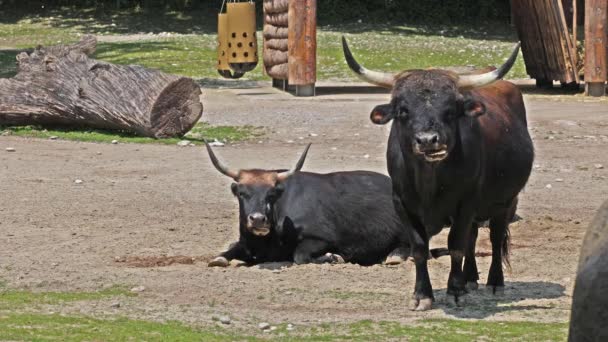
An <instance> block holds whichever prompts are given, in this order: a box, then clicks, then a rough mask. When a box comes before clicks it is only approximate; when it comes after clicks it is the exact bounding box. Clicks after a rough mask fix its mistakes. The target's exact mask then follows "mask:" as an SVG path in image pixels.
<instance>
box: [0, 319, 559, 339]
mask: <svg viewBox="0 0 608 342" xmlns="http://www.w3.org/2000/svg"><path fill="white" fill-rule="evenodd" d="M253 329H257V328H253V327H252V330H253ZM254 334H257V332H256V333H254ZM265 335H266V336H264V338H260V337H258V336H256V335H247V334H241V333H231V332H228V331H226V330H224V329H220V328H207V329H204V330H203V329H197V328H192V327H188V326H185V325H183V324H181V323H178V322H167V323H155V322H148V321H140V320H130V319H127V318H117V319H95V318H90V317H77V316H61V315H57V314H52V315H45V314H9V315H6V316H0V339H3V340H40V341H47V340H62V341H83V340H97V341H99V340H102V341H126V340H146V341H261V340H263V341H267V340H270V341H293V340H298V341H388V340H393V341H394V340H415V341H463V342H464V341H473V340H489V341H530V340H541V341H564V340H565V339H566V336H567V325H566V324H548V323H526V322H509V323H503V322H482V321H456V320H424V321H421V322H419V323H417V324H414V325H408V326H406V325H401V324H399V323H392V322H379V323H376V322H371V321H362V322H358V323H353V324H349V325H343V326H340V325H339V326H334V327H332V326H330V325H328V324H324V325H321V326H318V327H314V328H306V327H297V328H296V331H294V332H287V331H286V330H285V329H284V327H282V326H281V327H279V329H277V330H276V331H274V332H272V333H270V334H265Z"/></svg>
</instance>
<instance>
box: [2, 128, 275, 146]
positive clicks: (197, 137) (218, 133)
mask: <svg viewBox="0 0 608 342" xmlns="http://www.w3.org/2000/svg"><path fill="white" fill-rule="evenodd" d="M0 131H4V132H6V134H8V135H13V136H20V137H29V138H41V139H48V138H50V137H53V136H55V137H57V139H61V140H72V141H84V142H96V143H110V142H112V141H113V140H118V142H120V143H136V144H165V145H175V144H177V143H178V142H179V141H181V140H184V139H186V140H189V141H191V142H192V143H194V144H196V143H203V142H204V141H213V140H220V141H228V142H237V141H242V140H246V139H250V138H253V137H258V136H261V135H263V133H264V130H263V128H261V127H253V126H211V125H209V124H207V123H198V124H196V126H194V127H193V128H192V130H190V132H188V133H187V134H186V135H185V136H184V137H183V139H182V138H168V139H153V138H146V137H139V136H136V135H135V134H133V133H129V132H116V131H105V130H97V129H62V128H55V129H44V128H42V127H36V126H18V127H4V128H1V127H0Z"/></svg>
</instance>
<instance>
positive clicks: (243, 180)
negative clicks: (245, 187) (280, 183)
mask: <svg viewBox="0 0 608 342" xmlns="http://www.w3.org/2000/svg"><path fill="white" fill-rule="evenodd" d="M238 182H239V183H240V184H249V185H253V184H256V185H270V186H275V185H276V183H277V173H276V172H274V171H266V170H241V171H240V172H239V176H238Z"/></svg>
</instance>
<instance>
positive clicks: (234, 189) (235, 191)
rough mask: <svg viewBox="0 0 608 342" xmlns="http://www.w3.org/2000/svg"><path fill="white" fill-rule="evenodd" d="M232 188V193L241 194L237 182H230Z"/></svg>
mask: <svg viewBox="0 0 608 342" xmlns="http://www.w3.org/2000/svg"><path fill="white" fill-rule="evenodd" d="M230 190H232V194H233V195H234V196H237V197H238V195H239V185H238V184H237V183H232V184H230Z"/></svg>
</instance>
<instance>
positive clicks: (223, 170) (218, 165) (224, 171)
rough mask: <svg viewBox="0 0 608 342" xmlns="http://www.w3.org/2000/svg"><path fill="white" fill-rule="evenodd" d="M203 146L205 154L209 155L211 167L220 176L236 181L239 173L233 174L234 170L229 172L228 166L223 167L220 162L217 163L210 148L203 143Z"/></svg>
mask: <svg viewBox="0 0 608 342" xmlns="http://www.w3.org/2000/svg"><path fill="white" fill-rule="evenodd" d="M205 146H207V152H208V153H209V158H211V162H212V163H213V166H215V168H216V169H217V170H218V171H219V172H221V173H222V174H224V175H226V176H228V177H230V178H232V179H234V180H236V179H237V178H238V176H239V173H238V172H235V171H234V170H230V169H229V168H228V166H226V165H224V164H223V163H222V162H221V161H219V160H218V159H217V157H216V156H215V153H213V149H212V148H211V146H209V144H208V143H205Z"/></svg>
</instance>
